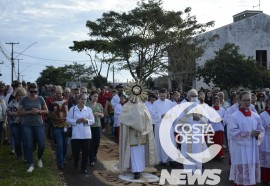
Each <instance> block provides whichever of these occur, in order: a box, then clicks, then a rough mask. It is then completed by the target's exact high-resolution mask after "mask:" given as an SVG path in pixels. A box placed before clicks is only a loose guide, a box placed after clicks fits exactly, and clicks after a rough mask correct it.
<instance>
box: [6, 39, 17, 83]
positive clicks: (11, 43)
mask: <svg viewBox="0 0 270 186" xmlns="http://www.w3.org/2000/svg"><path fill="white" fill-rule="evenodd" d="M6 44H7V45H11V83H12V82H13V71H14V57H13V45H17V44H19V43H13V42H9V43H6Z"/></svg>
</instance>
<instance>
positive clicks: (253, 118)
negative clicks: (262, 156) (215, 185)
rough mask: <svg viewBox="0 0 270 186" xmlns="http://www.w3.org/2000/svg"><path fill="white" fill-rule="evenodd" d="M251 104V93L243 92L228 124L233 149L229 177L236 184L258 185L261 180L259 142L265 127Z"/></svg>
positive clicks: (244, 185)
mask: <svg viewBox="0 0 270 186" xmlns="http://www.w3.org/2000/svg"><path fill="white" fill-rule="evenodd" d="M250 104H251V94H250V93H249V92H246V91H243V92H241V93H240V95H239V105H240V106H239V109H238V110H237V111H235V112H234V113H233V114H232V115H231V118H230V122H229V125H228V139H229V140H230V150H231V151H230V155H231V168H230V177H229V179H230V180H233V181H234V184H235V185H236V186H240V185H241V186H242V185H243V186H249V185H256V183H257V182H260V160H259V144H260V143H261V141H262V139H263V135H264V128H263V126H262V121H261V118H260V116H259V115H258V114H257V113H255V112H252V111H251V109H250ZM232 149H233V150H232Z"/></svg>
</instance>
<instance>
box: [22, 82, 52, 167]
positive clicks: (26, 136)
mask: <svg viewBox="0 0 270 186" xmlns="http://www.w3.org/2000/svg"><path fill="white" fill-rule="evenodd" d="M37 90H38V89H37V85H36V84H35V83H30V84H29V85H28V95H27V96H25V97H23V98H22V100H21V101H20V103H19V108H18V115H20V116H22V138H23V147H24V150H25V152H26V156H27V163H28V166H29V167H28V170H27V172H32V171H33V170H34V159H33V139H35V141H36V142H37V145H38V153H37V158H38V162H37V165H38V167H39V168H42V167H43V163H42V155H43V152H44V150H45V127H44V124H43V119H42V115H43V114H48V108H47V105H46V102H45V100H44V99H43V97H41V96H38V91H37Z"/></svg>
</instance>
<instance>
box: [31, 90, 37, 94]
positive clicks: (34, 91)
mask: <svg viewBox="0 0 270 186" xmlns="http://www.w3.org/2000/svg"><path fill="white" fill-rule="evenodd" d="M29 92H30V93H31V94H34V93H35V94H36V93H37V91H36V90H30V91H29Z"/></svg>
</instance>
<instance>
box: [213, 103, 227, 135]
mask: <svg viewBox="0 0 270 186" xmlns="http://www.w3.org/2000/svg"><path fill="white" fill-rule="evenodd" d="M216 112H217V113H218V114H219V115H220V117H221V119H222V120H224V115H225V109H224V108H222V107H219V110H216ZM210 123H211V125H212V127H213V129H214V131H215V132H216V131H224V124H223V123H222V122H221V121H220V122H218V123H213V122H210Z"/></svg>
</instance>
